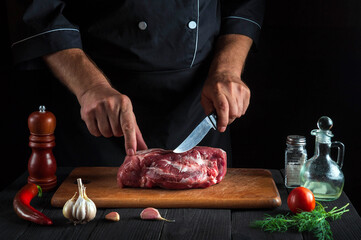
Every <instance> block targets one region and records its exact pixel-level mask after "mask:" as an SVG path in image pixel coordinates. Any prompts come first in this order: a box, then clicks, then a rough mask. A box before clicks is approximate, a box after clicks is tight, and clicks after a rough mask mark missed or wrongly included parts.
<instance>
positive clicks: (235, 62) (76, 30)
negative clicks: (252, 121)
mask: <svg viewBox="0 0 361 240" xmlns="http://www.w3.org/2000/svg"><path fill="white" fill-rule="evenodd" d="M7 4H8V9H9V13H8V15H9V24H10V35H11V39H12V44H11V48H12V52H13V59H14V63H15V66H16V67H17V68H18V69H37V68H42V67H44V66H48V67H49V68H50V69H51V71H52V72H53V74H54V76H55V77H56V78H57V79H59V80H60V82H61V83H63V84H64V85H65V86H66V87H67V89H69V90H70V92H71V93H72V94H74V95H73V96H75V97H76V99H75V98H74V97H73V98H74V99H72V100H66V99H65V98H66V94H63V93H62V94H59V93H58V94H56V93H54V101H58V105H55V106H58V107H57V108H56V109H54V110H53V111H54V112H55V113H56V116H57V119H58V127H57V132H56V136H57V147H56V153H58V154H59V155H62V157H61V159H62V162H60V163H58V164H60V165H67V164H69V165H72V166H76V165H115V166H117V165H119V164H120V163H121V161H122V159H123V158H124V156H125V154H128V155H133V154H135V152H136V151H137V150H142V149H147V147H149V148H155V147H157V148H165V149H174V148H175V147H176V146H177V145H178V144H180V143H181V142H182V141H183V140H184V139H185V137H186V136H188V134H189V133H190V132H191V131H192V130H193V128H194V127H195V126H196V125H197V124H198V123H199V122H200V121H201V120H202V119H203V118H204V117H205V115H207V114H209V113H211V112H212V111H216V112H217V115H218V122H217V124H218V131H211V132H210V133H209V134H208V135H207V136H206V138H205V139H204V140H203V141H202V142H201V143H200V144H199V145H204V146H213V147H221V148H223V149H224V150H226V151H227V154H228V156H229V159H230V154H231V148H230V135H229V128H227V126H228V125H229V124H231V123H232V122H233V121H234V120H235V119H236V118H239V117H241V116H242V115H244V114H245V112H246V109H247V107H248V105H249V100H250V90H249V89H248V87H247V86H246V84H245V83H244V82H243V81H242V80H241V72H242V69H243V67H244V63H245V60H246V56H247V54H248V52H249V49H250V47H251V45H252V43H254V42H256V41H257V39H258V36H259V33H260V29H261V23H262V20H263V12H264V1H263V0H239V1H226V0H223V1H222V0H187V1H185V0H174V1H173V0H171V1H169V0H160V1H149V0H118V1H110V0H101V1H100V0H92V1H81V0H69V1H65V0H64V1H61V0H34V1H23V0H10V1H8V3H7ZM69 95H70V94H69ZM72 101H73V102H72ZM76 101H78V103H79V104H76ZM69 103H70V104H69ZM79 105H80V106H79ZM79 112H80V114H79ZM79 115H80V117H79ZM80 119H82V120H83V121H82V120H80ZM59 126H60V129H59ZM94 136H95V137H94ZM121 136H124V138H120V137H121ZM122 141H124V142H122ZM121 144H122V145H121ZM123 146H125V147H123Z"/></svg>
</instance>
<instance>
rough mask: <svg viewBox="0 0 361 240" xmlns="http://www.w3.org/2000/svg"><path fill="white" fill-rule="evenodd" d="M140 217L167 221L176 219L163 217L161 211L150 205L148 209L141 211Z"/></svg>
mask: <svg viewBox="0 0 361 240" xmlns="http://www.w3.org/2000/svg"><path fill="white" fill-rule="evenodd" d="M140 218H141V219H148V220H150V219H153V220H163V221H167V222H175V220H168V219H165V218H163V217H162V216H161V215H160V213H159V211H158V210H157V209H155V208H152V207H148V208H146V209H144V210H143V211H142V212H141V213H140Z"/></svg>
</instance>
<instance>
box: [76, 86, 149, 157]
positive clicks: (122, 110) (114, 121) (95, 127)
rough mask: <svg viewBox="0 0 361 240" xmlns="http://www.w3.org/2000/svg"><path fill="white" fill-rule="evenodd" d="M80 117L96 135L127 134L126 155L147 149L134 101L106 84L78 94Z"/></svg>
mask: <svg viewBox="0 0 361 240" xmlns="http://www.w3.org/2000/svg"><path fill="white" fill-rule="evenodd" d="M78 100H79V103H80V106H81V118H82V119H83V120H84V122H85V123H86V125H87V127H88V129H89V132H90V133H91V134H92V135H94V136H97V137H98V136H101V135H102V136H104V137H107V138H108V137H112V136H115V137H120V136H124V141H125V149H126V152H127V155H130V156H131V155H134V154H135V152H136V151H137V150H144V149H147V145H146V144H145V142H144V139H143V136H142V133H141V132H140V130H139V127H138V124H137V121H136V119H135V115H134V112H133V106H132V102H131V101H130V99H129V97H128V96H126V95H124V94H121V93H119V92H118V91H117V90H115V89H114V88H112V87H111V86H109V85H106V84H98V85H95V86H93V87H92V88H90V89H88V90H87V91H85V92H84V93H83V94H82V95H81V96H80V97H79V98H78Z"/></svg>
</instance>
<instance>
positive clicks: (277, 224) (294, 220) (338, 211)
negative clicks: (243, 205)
mask: <svg viewBox="0 0 361 240" xmlns="http://www.w3.org/2000/svg"><path fill="white" fill-rule="evenodd" d="M348 205H349V204H346V205H345V206H343V207H342V208H337V207H334V208H332V210H331V211H329V212H327V211H326V210H325V208H324V207H323V206H322V205H321V203H318V202H317V205H316V207H315V209H314V210H313V211H312V212H301V213H297V214H292V215H291V214H289V213H288V214H286V215H282V214H278V215H276V216H274V217H272V216H270V215H268V214H266V218H265V219H263V220H258V221H255V222H253V223H251V226H252V227H255V228H261V229H262V230H263V231H266V232H286V231H287V230H289V229H295V230H297V231H299V232H303V231H309V232H312V233H313V234H314V235H315V237H316V238H318V239H319V240H321V239H333V234H332V231H331V226H330V224H329V222H328V221H327V218H329V219H331V220H336V219H339V218H341V215H342V214H343V213H345V212H348V211H349V210H348V209H346V207H347V206H348Z"/></svg>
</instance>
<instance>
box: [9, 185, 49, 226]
mask: <svg viewBox="0 0 361 240" xmlns="http://www.w3.org/2000/svg"><path fill="white" fill-rule="evenodd" d="M41 194H42V191H41V187H40V186H38V185H36V184H34V183H28V184H26V185H25V186H24V187H22V188H21V189H20V190H19V192H17V194H16V195H15V198H14V201H13V206H14V210H15V212H16V214H17V215H18V216H19V217H20V218H22V219H25V220H28V221H31V222H34V223H37V224H42V225H51V224H53V221H51V219H49V218H48V217H47V216H45V215H44V214H43V213H41V212H39V211H38V210H36V209H35V208H33V207H32V206H30V202H31V200H32V199H33V198H34V197H35V196H36V195H38V196H39V197H41Z"/></svg>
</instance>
